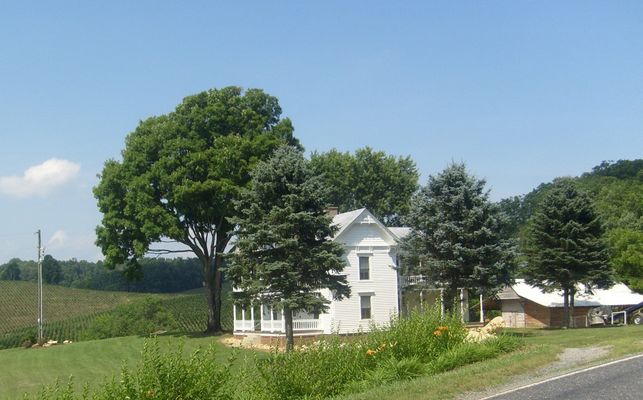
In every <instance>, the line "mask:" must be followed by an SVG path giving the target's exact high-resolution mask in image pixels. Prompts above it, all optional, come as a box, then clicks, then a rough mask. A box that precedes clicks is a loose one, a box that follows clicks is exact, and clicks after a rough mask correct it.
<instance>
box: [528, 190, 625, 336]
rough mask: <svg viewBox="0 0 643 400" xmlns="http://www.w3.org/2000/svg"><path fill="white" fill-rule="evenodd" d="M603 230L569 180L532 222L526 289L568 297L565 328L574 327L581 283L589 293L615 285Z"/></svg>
mask: <svg viewBox="0 0 643 400" xmlns="http://www.w3.org/2000/svg"><path fill="white" fill-rule="evenodd" d="M602 235H603V227H602V224H601V221H600V218H599V215H598V213H597V212H596V210H595V208H594V205H593V203H592V200H591V199H590V198H589V196H588V195H587V194H586V193H585V192H583V191H581V190H579V189H578V188H577V187H576V185H575V184H574V182H573V181H572V180H570V179H561V180H558V181H557V182H555V184H554V185H553V187H552V189H551V190H550V191H549V192H548V193H547V195H546V196H545V198H544V199H543V201H542V203H541V205H540V207H539V209H538V211H537V212H536V213H535V214H534V216H533V217H532V218H531V219H530V220H529V229H528V233H527V238H526V245H525V253H526V255H527V262H528V264H527V268H526V269H525V270H524V275H525V278H526V281H527V283H529V284H532V285H535V286H537V287H539V288H541V289H543V290H545V291H551V290H557V289H560V290H562V291H563V302H564V312H563V313H564V319H565V321H564V323H565V325H566V326H572V325H573V321H572V318H573V311H572V313H570V307H571V308H573V299H574V295H575V292H576V290H577V286H578V284H579V283H583V284H585V285H586V286H587V287H588V288H593V287H599V288H605V287H609V286H610V285H611V284H612V270H611V267H610V266H609V254H608V250H607V245H606V243H605V241H604V239H603V237H602Z"/></svg>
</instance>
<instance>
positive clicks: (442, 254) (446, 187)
mask: <svg viewBox="0 0 643 400" xmlns="http://www.w3.org/2000/svg"><path fill="white" fill-rule="evenodd" d="M484 186H485V181H484V180H477V179H475V178H474V177H473V176H471V175H469V174H468V173H467V171H466V167H465V165H464V164H455V163H454V164H452V165H450V166H449V167H447V168H446V169H445V170H444V171H442V172H441V173H440V174H438V175H437V176H430V177H429V181H428V183H427V185H426V186H424V187H423V188H422V189H421V190H420V192H419V193H418V194H417V195H415V196H414V197H413V199H412V200H411V211H410V213H409V217H408V218H407V219H406V222H407V225H408V226H410V227H411V228H412V232H411V234H410V235H409V236H408V237H407V238H406V239H405V240H404V241H403V242H402V249H403V253H404V258H405V261H406V263H407V265H408V266H409V267H410V268H411V269H412V270H413V271H414V272H417V273H422V274H425V275H428V277H429V279H431V281H432V282H435V284H436V285H438V286H440V287H442V288H444V289H445V296H444V306H445V309H446V310H447V311H453V300H454V298H455V297H456V295H457V291H458V288H462V287H464V288H478V289H480V290H482V291H487V292H491V291H493V290H496V289H498V288H500V287H501V286H503V285H505V284H508V283H510V282H511V278H512V273H513V270H514V250H513V249H514V245H513V242H512V241H511V240H507V239H503V238H502V237H501V230H502V225H503V215H502V214H501V212H500V209H499V207H498V205H497V204H494V203H492V202H490V201H489V194H488V192H487V191H485V190H484Z"/></svg>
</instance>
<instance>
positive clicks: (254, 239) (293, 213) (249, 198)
mask: <svg viewBox="0 0 643 400" xmlns="http://www.w3.org/2000/svg"><path fill="white" fill-rule="evenodd" d="M325 190H326V189H325V188H324V186H323V185H322V181H321V179H320V177H319V176H318V175H316V174H315V173H314V172H313V170H312V169H311V168H310V165H309V162H308V161H306V160H305V159H304V157H303V154H302V153H301V151H299V150H297V149H295V148H293V147H283V148H280V149H278V150H277V151H276V152H275V154H274V156H273V157H272V158H271V159H270V160H269V161H267V162H263V163H260V164H259V165H258V166H257V168H256V169H255V171H254V172H253V174H252V181H251V185H250V189H249V190H246V191H245V192H244V193H243V194H242V197H241V200H240V201H239V202H238V203H237V204H236V207H237V210H238V211H239V213H238V215H240V217H238V218H235V219H233V220H231V222H232V223H234V224H235V225H236V226H237V231H236V234H237V241H236V251H235V252H233V255H232V256H231V259H230V261H231V264H230V266H229V267H228V268H227V269H226V274H227V276H228V277H229V278H230V279H231V280H232V282H233V284H234V285H235V287H237V288H239V289H241V292H240V293H239V294H240V295H241V296H244V297H245V300H247V301H259V302H261V303H262V304H270V305H273V306H277V307H279V308H281V310H282V311H283V315H284V321H285V331H286V341H287V349H288V350H292V348H293V344H294V337H293V313H294V312H296V311H298V310H306V311H309V312H320V311H324V310H326V308H327V304H328V303H329V301H328V300H326V299H325V298H323V297H322V296H319V293H318V290H320V289H324V288H328V289H331V291H332V293H333V294H334V296H335V298H337V299H341V298H343V297H345V296H348V295H350V288H349V287H348V285H347V282H346V278H345V276H343V275H339V273H340V272H341V271H342V270H343V269H344V261H343V259H342V254H343V247H342V245H341V244H339V243H336V242H333V241H331V238H332V236H333V235H334V233H335V232H336V228H335V227H334V226H332V225H331V221H332V220H331V218H330V217H329V216H328V215H327V214H326V212H325V204H324V198H325Z"/></svg>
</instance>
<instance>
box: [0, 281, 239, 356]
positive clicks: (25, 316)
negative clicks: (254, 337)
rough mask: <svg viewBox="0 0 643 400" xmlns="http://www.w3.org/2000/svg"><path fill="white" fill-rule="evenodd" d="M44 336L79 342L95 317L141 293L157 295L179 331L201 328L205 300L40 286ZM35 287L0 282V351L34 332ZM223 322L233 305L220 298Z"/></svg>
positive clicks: (228, 324)
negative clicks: (42, 290)
mask: <svg viewBox="0 0 643 400" xmlns="http://www.w3.org/2000/svg"><path fill="white" fill-rule="evenodd" d="M44 296H45V298H44V305H43V308H44V315H45V324H44V332H45V337H46V338H48V339H54V340H59V341H62V340H65V339H69V340H72V341H78V340H81V339H82V337H80V333H81V332H82V331H83V330H84V329H85V328H86V327H87V326H89V324H90V323H91V322H92V321H93V319H95V318H96V317H97V316H99V315H101V314H104V313H109V312H110V311H112V310H113V309H114V308H115V307H116V306H119V305H121V304H132V303H134V302H136V301H137V300H141V299H143V298H145V297H150V296H152V297H157V298H161V299H162V301H163V303H164V305H165V306H166V308H167V310H169V311H170V312H171V313H172V315H173V316H174V318H175V319H176V320H177V322H178V323H179V332H180V333H190V332H199V331H203V330H205V326H206V320H207V319H206V318H207V317H206V315H207V314H206V311H207V304H206V301H205V296H203V292H202V291H201V290H197V291H190V292H189V293H187V294H183V293H177V294H150V293H129V292H107V291H98V290H85V289H73V288H67V287H63V286H56V285H45V287H44ZM36 299H37V285H36V284H35V283H33V282H20V281H0V304H2V307H0V349H2V348H10V347H16V346H19V345H20V344H21V342H22V341H23V340H24V339H25V338H27V337H33V336H34V335H35V332H36V320H37V300H36ZM222 323H223V326H224V329H232V305H231V303H230V300H229V298H228V297H227V296H225V295H224V296H223V312H222Z"/></svg>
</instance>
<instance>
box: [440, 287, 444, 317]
mask: <svg viewBox="0 0 643 400" xmlns="http://www.w3.org/2000/svg"><path fill="white" fill-rule="evenodd" d="M440 316H441V317H442V318H444V289H440Z"/></svg>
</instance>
